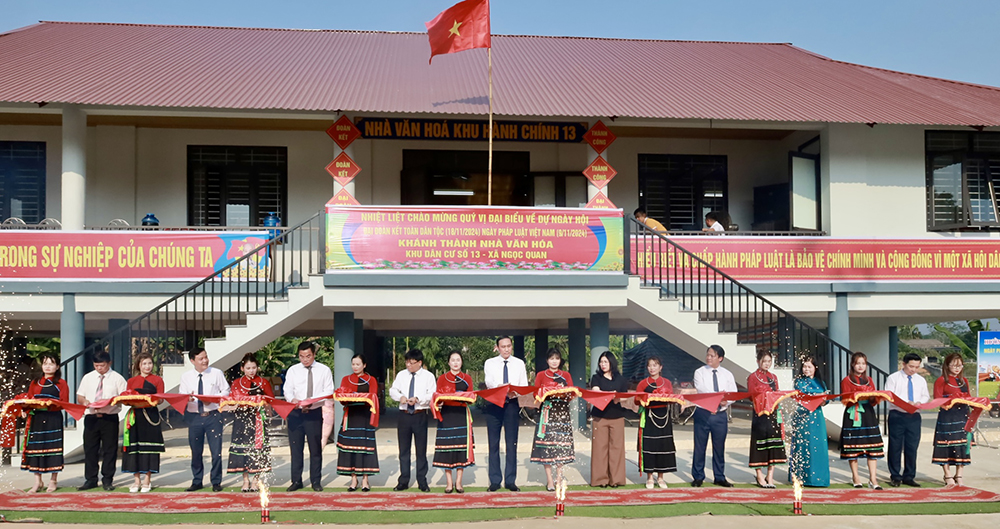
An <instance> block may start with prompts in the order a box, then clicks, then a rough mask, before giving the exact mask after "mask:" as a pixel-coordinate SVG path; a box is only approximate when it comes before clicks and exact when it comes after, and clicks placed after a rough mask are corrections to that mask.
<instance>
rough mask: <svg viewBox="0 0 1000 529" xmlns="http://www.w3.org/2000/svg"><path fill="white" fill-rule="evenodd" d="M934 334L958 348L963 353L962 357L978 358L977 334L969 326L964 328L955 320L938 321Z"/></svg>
mask: <svg viewBox="0 0 1000 529" xmlns="http://www.w3.org/2000/svg"><path fill="white" fill-rule="evenodd" d="M932 336H934V337H935V338H938V339H939V340H941V341H942V342H944V343H950V344H951V345H953V346H955V347H956V348H958V351H959V352H960V353H962V357H964V358H967V359H975V358H976V354H977V353H976V334H975V333H973V332H972V331H971V330H968V328H965V329H963V328H962V326H961V325H958V324H957V323H955V322H951V323H938V324H935V325H934V333H933V334H932Z"/></svg>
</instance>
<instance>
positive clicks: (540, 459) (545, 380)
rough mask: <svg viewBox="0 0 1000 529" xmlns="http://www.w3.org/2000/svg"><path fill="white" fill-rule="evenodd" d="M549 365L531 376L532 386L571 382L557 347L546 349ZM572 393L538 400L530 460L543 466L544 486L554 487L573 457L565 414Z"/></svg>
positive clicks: (564, 385) (570, 426)
mask: <svg viewBox="0 0 1000 529" xmlns="http://www.w3.org/2000/svg"><path fill="white" fill-rule="evenodd" d="M546 363H547V364H548V365H549V368H548V369H546V370H544V371H541V372H539V373H538V374H536V375H535V387H536V388H538V389H539V390H541V389H542V388H563V387H570V386H572V385H573V377H571V376H570V374H569V373H567V372H566V371H563V370H562V366H563V357H562V353H561V352H560V351H559V349H555V348H552V349H549V352H548V355H547V356H546ZM572 398H573V395H571V394H570V395H560V394H556V395H551V396H549V397H546V398H545V400H544V401H542V405H541V410H540V412H539V414H538V426H537V427H536V428H535V436H534V437H533V438H532V442H531V461H532V462H534V463H541V464H542V465H544V466H545V488H546V490H549V491H554V490H556V488H555V484H556V483H558V482H559V481H561V480H562V467H563V465H565V464H566V463H572V462H573V461H575V460H576V454H575V452H574V450H573V421H572V419H571V418H570V414H569V401H570V400H572ZM553 464H554V465H556V478H555V481H553V479H552V465H553Z"/></svg>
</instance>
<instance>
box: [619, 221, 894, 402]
mask: <svg viewBox="0 0 1000 529" xmlns="http://www.w3.org/2000/svg"><path fill="white" fill-rule="evenodd" d="M639 245H644V247H640V246H639ZM625 246H626V248H625V270H626V271H627V273H628V274H630V275H636V276H639V278H640V280H641V281H642V284H643V285H644V286H653V287H658V288H659V289H660V292H661V296H663V297H666V298H668V299H676V300H678V301H679V302H680V304H681V307H682V308H683V309H686V310H693V311H697V312H698V316H699V319H700V320H702V321H715V322H718V323H719V330H720V332H735V333H736V339H737V341H738V342H739V343H744V344H753V345H755V346H756V347H757V350H758V351H759V350H761V349H764V350H767V351H770V352H771V354H772V355H773V356H774V359H775V364H776V365H782V366H788V367H795V366H797V365H798V363H799V361H800V360H801V359H802V358H803V357H805V356H813V357H814V358H816V360H817V361H818V362H820V363H821V364H822V365H820V366H817V367H820V368H821V372H822V374H823V378H824V379H825V382H826V384H827V387H828V388H830V389H831V390H833V391H834V392H836V391H837V390H838V388H839V387H840V385H839V384H840V380H841V379H842V378H843V377H844V376H847V374H848V373H849V369H850V367H849V366H850V358H851V355H852V354H853V351H851V350H850V349H848V348H847V347H844V346H843V345H841V344H839V343H837V342H836V341H834V340H833V339H831V338H830V337H829V336H827V335H826V334H824V333H822V332H820V331H819V330H817V329H816V328H814V327H812V326H810V325H809V324H807V323H805V322H804V321H802V320H800V319H799V318H796V317H795V316H793V315H792V314H790V313H789V312H788V311H786V310H784V309H782V308H781V307H778V306H777V305H775V304H774V303H772V302H771V301H769V300H767V299H766V298H764V297H763V296H761V295H760V294H758V293H756V292H754V291H753V290H752V289H750V288H749V287H747V286H746V285H744V284H743V283H740V282H739V281H737V280H736V279H734V278H733V277H731V276H729V275H728V274H726V273H725V272H723V271H721V270H719V269H718V268H715V267H714V266H712V265H711V264H710V263H708V262H706V261H705V260H704V259H702V258H700V257H698V256H697V255H695V254H694V253H692V252H690V251H688V250H686V249H684V248H683V247H681V246H679V245H678V244H677V243H676V242H674V241H672V240H671V239H669V238H668V237H666V236H664V235H663V234H662V233H658V232H656V231H654V230H651V229H650V228H649V227H648V226H646V225H645V224H643V223H641V222H639V221H638V220H636V219H635V218H634V217H632V216H629V217H628V218H627V219H626V220H625ZM633 246H636V248H635V249H634V250H633V249H632V247H633ZM869 373H870V374H871V376H872V378H873V379H874V380H875V383H876V385H877V386H878V387H884V385H885V379H886V377H888V374H887V373H886V372H885V371H883V370H882V369H879V368H877V367H875V366H872V365H870V364H869Z"/></svg>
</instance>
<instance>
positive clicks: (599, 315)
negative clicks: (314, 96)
mask: <svg viewBox="0 0 1000 529" xmlns="http://www.w3.org/2000/svg"><path fill="white" fill-rule="evenodd" d="M609 327H610V323H609V318H608V313H607V312H591V313H590V372H591V373H596V372H597V362H598V361H599V360H600V359H601V355H602V354H604V352H606V351H610V350H611V349H610V346H611V335H610V332H609Z"/></svg>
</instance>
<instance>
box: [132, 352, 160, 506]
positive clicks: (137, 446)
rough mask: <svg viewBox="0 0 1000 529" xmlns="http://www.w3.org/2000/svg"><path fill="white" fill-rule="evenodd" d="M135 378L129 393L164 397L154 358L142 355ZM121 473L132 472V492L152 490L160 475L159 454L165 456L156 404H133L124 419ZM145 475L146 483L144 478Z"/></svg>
mask: <svg viewBox="0 0 1000 529" xmlns="http://www.w3.org/2000/svg"><path fill="white" fill-rule="evenodd" d="M132 372H133V373H138V374H137V375H136V376H134V377H132V378H130V379H128V382H127V385H126V388H125V389H126V391H128V390H131V391H134V392H135V393H138V394H140V395H152V394H154V393H163V392H164V388H163V379H162V378H160V377H159V376H157V375H154V374H153V355H151V354H149V353H139V354H138V355H136V357H135V364H134V366H133V368H132ZM122 452H123V455H122V472H131V473H132V475H133V476H134V477H135V483H134V484H133V485H132V486H131V487H129V489H128V491H129V492H149V491H150V490H152V487H153V486H152V477H153V474H159V472H160V454H161V453H163V452H164V447H163V431H162V430H161V427H160V412H159V410H158V409H157V407H156V404H152V405H149V404H146V403H136V404H132V405H131V407H130V408H129V411H128V413H127V414H126V415H125V433H124V435H123V436H122ZM143 474H145V475H146V476H145V479H142V475H143Z"/></svg>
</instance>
